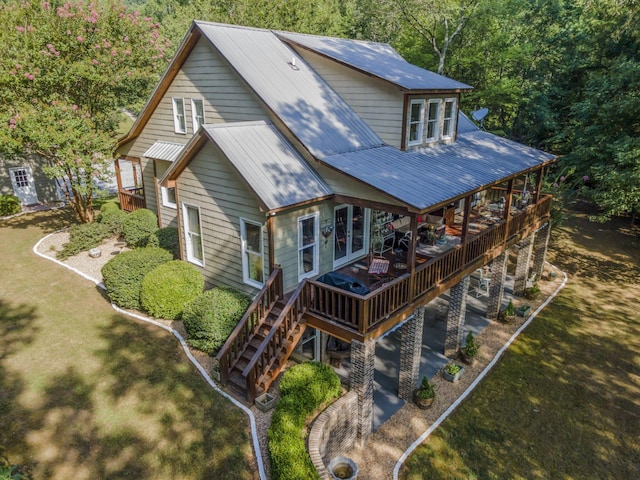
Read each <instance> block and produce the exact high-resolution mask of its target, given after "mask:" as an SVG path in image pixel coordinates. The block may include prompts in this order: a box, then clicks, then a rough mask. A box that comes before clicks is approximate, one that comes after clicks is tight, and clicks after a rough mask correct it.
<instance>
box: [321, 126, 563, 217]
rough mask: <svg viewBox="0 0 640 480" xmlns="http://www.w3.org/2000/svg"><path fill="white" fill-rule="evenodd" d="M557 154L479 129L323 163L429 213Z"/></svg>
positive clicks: (364, 152) (335, 158) (368, 151)
mask: <svg viewBox="0 0 640 480" xmlns="http://www.w3.org/2000/svg"><path fill="white" fill-rule="evenodd" d="M554 158H555V157H554V156H553V155H551V154H548V153H545V152H542V151H540V150H536V149H534V148H530V147H527V146H525V145H521V144H519V143H516V142H513V141H510V140H507V139H505V138H502V137H498V136H496V135H493V134H491V133H487V132H484V131H481V130H478V129H476V130H475V131H472V132H468V133H464V134H459V135H458V139H457V141H456V142H455V143H453V144H449V145H438V146H430V147H425V148H421V149H418V150H412V151H406V152H403V151H400V150H398V149H396V148H394V147H390V146H384V147H378V148H372V149H369V150H360V151H357V152H350V153H345V154H340V155H333V156H331V157H327V158H324V159H322V161H323V162H325V163H327V164H328V165H330V166H332V167H333V168H335V169H337V170H340V171H342V172H344V173H346V174H347V175H350V176H352V177H354V178H356V179H358V180H360V181H362V182H364V183H367V184H369V185H371V186H373V187H374V188H377V189H379V190H381V191H383V192H385V193H387V194H389V195H391V196H393V197H395V198H397V199H398V200H400V201H402V202H404V203H406V204H408V205H410V206H412V207H414V208H416V209H418V210H424V209H427V208H428V207H430V206H435V205H437V204H440V203H442V202H445V201H447V200H449V199H451V198H455V197H457V196H461V195H464V194H465V193H467V192H470V191H473V190H476V189H480V188H482V187H484V186H486V185H489V184H492V183H495V182H497V181H500V180H502V179H505V178H508V177H510V176H513V175H515V174H517V173H518V172H521V171H523V170H527V169H529V168H533V167H535V166H537V165H540V164H543V163H545V162H549V161H551V160H553V159H554Z"/></svg>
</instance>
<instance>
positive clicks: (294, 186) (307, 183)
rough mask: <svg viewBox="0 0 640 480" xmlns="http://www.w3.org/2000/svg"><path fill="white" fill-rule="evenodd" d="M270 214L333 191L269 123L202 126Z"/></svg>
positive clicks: (325, 195) (324, 195)
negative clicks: (272, 211)
mask: <svg viewBox="0 0 640 480" xmlns="http://www.w3.org/2000/svg"><path fill="white" fill-rule="evenodd" d="M202 129H203V132H204V133H205V134H206V135H207V136H208V137H209V138H210V139H211V140H212V141H213V142H215V143H216V145H218V147H220V149H221V150H222V152H223V153H224V154H225V155H226V157H227V158H228V159H229V161H230V162H231V163H232V164H233V166H234V167H235V168H236V170H237V171H238V172H239V173H240V175H241V176H242V177H243V178H244V179H245V181H246V182H247V183H248V184H249V185H250V186H251V188H252V189H253V190H254V192H255V193H256V195H258V197H259V198H260V199H261V200H262V202H263V203H264V205H265V206H266V207H267V208H268V209H269V210H276V209H279V208H283V207H288V206H292V205H295V204H298V203H303V202H307V201H310V200H315V199H317V198H323V197H327V196H329V195H332V194H333V191H332V190H331V188H330V187H329V186H328V185H327V184H326V183H325V181H324V180H323V179H322V178H321V177H320V176H319V175H318V174H317V173H316V171H315V170H314V169H313V168H312V167H311V166H309V165H308V164H307V162H306V161H305V160H304V159H303V158H302V157H301V156H300V155H299V154H298V153H297V152H296V151H295V150H294V148H293V147H292V146H291V145H290V144H289V142H288V141H287V140H286V139H285V138H284V137H283V136H282V134H281V133H280V132H279V131H278V129H277V128H276V127H274V126H273V125H271V124H269V123H266V122H238V123H224V124H216V125H203V126H202Z"/></svg>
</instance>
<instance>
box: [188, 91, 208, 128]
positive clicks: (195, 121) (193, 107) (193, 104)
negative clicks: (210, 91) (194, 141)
mask: <svg viewBox="0 0 640 480" xmlns="http://www.w3.org/2000/svg"><path fill="white" fill-rule="evenodd" d="M196 102H198V103H200V104H201V105H202V121H201V122H198V116H197V115H196V112H197V110H196ZM191 120H192V121H193V133H196V132H197V131H198V130H199V129H200V126H201V125H204V122H205V120H204V100H203V99H202V98H192V99H191Z"/></svg>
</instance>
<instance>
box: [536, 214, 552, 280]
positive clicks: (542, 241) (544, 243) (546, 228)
mask: <svg viewBox="0 0 640 480" xmlns="http://www.w3.org/2000/svg"><path fill="white" fill-rule="evenodd" d="M550 236H551V227H550V225H549V224H548V223H546V224H544V225H543V226H542V227H540V228H539V229H538V231H537V232H536V233H535V238H534V240H533V265H532V270H533V273H535V274H536V279H539V278H541V277H542V272H543V270H544V261H545V260H546V258H547V249H548V247H549V237H550Z"/></svg>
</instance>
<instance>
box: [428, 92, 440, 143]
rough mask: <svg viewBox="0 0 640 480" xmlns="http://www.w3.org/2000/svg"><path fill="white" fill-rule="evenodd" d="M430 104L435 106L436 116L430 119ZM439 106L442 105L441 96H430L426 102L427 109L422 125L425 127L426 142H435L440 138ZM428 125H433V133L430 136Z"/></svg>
mask: <svg viewBox="0 0 640 480" xmlns="http://www.w3.org/2000/svg"><path fill="white" fill-rule="evenodd" d="M432 106H435V107H434V108H436V116H435V118H434V119H433V120H431V116H430V113H431V108H432ZM441 106H442V99H441V98H431V99H429V101H428V102H427V111H426V113H425V115H426V117H425V122H424V127H425V133H424V135H425V142H426V143H431V142H436V141H438V140H440V130H441V127H440V122H441V121H442V112H441V111H440V109H441ZM429 125H434V131H433V135H431V136H429Z"/></svg>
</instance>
